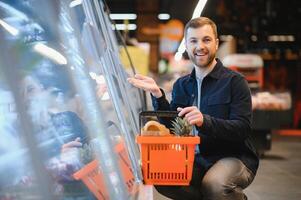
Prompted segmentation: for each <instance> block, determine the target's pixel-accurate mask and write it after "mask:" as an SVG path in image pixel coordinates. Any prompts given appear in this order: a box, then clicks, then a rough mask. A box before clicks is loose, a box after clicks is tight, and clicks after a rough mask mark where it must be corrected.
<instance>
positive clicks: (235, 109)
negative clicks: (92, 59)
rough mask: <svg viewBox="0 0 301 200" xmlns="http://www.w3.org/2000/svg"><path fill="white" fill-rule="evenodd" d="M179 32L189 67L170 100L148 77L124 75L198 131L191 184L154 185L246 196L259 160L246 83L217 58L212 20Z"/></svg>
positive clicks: (176, 193)
mask: <svg viewBox="0 0 301 200" xmlns="http://www.w3.org/2000/svg"><path fill="white" fill-rule="evenodd" d="M184 34H185V45H186V51H187V53H188V56H189V58H190V60H191V62H192V63H193V64H194V69H193V71H192V72H191V74H189V75H186V76H184V77H181V78H179V79H178V80H177V81H176V82H175V84H174V86H173V91H172V100H171V102H170V103H169V102H168V101H167V99H166V98H165V94H164V91H163V90H162V89H160V88H159V87H158V85H157V84H156V82H155V81H154V80H153V79H152V78H149V77H146V76H142V75H136V76H135V77H132V78H129V79H128V81H129V82H130V83H131V84H133V85H134V86H136V87H138V88H141V89H143V90H145V91H148V92H150V93H151V95H152V103H153V107H154V109H155V110H177V111H178V112H179V116H182V117H185V118H186V119H187V120H188V122H189V123H190V124H191V125H194V133H195V134H196V135H199V136H200V137H201V144H200V145H198V146H197V148H196V156H195V165H194V171H193V179H192V181H191V183H190V186H189V187H180V186H160V187H158V186H157V187H156V189H157V190H158V191H159V192H160V193H162V194H163V195H166V196H168V197H170V198H172V199H208V200H209V199H210V200H213V199H214V200H243V199H247V197H246V195H245V194H244V193H243V189H245V188H246V187H247V186H248V185H250V184H251V182H252V181H253V179H254V177H255V174H256V171H257V168H258V164H259V159H258V156H257V154H256V151H255V149H254V147H253V145H252V144H251V140H250V133H251V117H252V110H251V108H252V103H251V94H250V90H249V87H248V85H247V82H246V80H245V79H244V77H243V76H242V75H240V74H239V73H237V72H234V71H231V70H229V69H227V68H225V67H224V66H223V64H222V63H221V61H220V60H219V59H217V58H216V52H217V49H218V45H219V40H218V36H217V27H216V24H215V23H214V22H213V21H212V20H210V19H208V18H206V17H199V18H195V19H192V20H191V21H189V22H188V23H187V24H186V26H185V32H184ZM171 162H172V161H171Z"/></svg>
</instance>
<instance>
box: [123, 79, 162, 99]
mask: <svg viewBox="0 0 301 200" xmlns="http://www.w3.org/2000/svg"><path fill="white" fill-rule="evenodd" d="M127 81H128V82H129V83H130V84H132V85H133V86H135V87H137V88H140V89H142V90H144V91H146V92H150V93H151V94H152V95H153V96H154V97H156V98H160V97H161V96H162V95H163V94H162V92H161V90H160V88H159V86H158V85H157V83H156V82H155V81H154V79H152V78H150V77H148V76H143V75H141V74H136V75H135V76H134V77H131V78H128V79H127Z"/></svg>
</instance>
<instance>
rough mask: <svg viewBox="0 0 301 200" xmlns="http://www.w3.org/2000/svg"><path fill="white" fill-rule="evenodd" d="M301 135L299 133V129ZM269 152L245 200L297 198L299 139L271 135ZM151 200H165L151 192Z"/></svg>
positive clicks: (300, 165) (300, 166)
mask: <svg viewBox="0 0 301 200" xmlns="http://www.w3.org/2000/svg"><path fill="white" fill-rule="evenodd" d="M300 133H301V130H300ZM272 140H273V142H272V149H271V151H268V152H266V153H265V155H264V157H263V158H262V159H261V160H260V166H259V170H258V174H257V176H256V178H255V180H254V182H253V183H252V185H251V186H250V187H249V188H248V189H247V190H246V194H247V195H248V199H249V200H284V199H289V200H299V199H301V190H300V188H301V156H300V152H301V137H300V136H282V135H279V134H278V133H274V134H273V139H272ZM154 199H155V200H166V199H168V198H165V197H163V196H162V195H160V194H158V193H157V192H156V191H154Z"/></svg>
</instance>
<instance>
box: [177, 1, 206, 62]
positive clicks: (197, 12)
mask: <svg viewBox="0 0 301 200" xmlns="http://www.w3.org/2000/svg"><path fill="white" fill-rule="evenodd" d="M206 3H207V0H199V2H198V4H197V5H196V7H195V9H194V11H193V14H192V18H191V19H193V18H196V17H199V16H201V13H202V11H203V9H204V7H205V5H206ZM184 52H185V44H184V38H183V39H182V41H181V43H180V46H179V48H178V52H177V53H178V54H177V53H176V55H177V57H176V55H175V60H177V59H178V60H181V58H182V54H183V53H184Z"/></svg>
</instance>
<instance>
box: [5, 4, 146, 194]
mask: <svg viewBox="0 0 301 200" xmlns="http://www.w3.org/2000/svg"><path fill="white" fill-rule="evenodd" d="M114 34H115V33H114V32H113V30H112V27H111V23H110V21H109V18H108V14H107V13H106V12H105V9H104V5H103V2H102V1H96V0H95V1H88V0H83V1H71V0H70V1H50V0H42V1H37V0H30V1H0V38H1V43H0V49H1V54H0V93H1V100H0V134H1V136H2V137H1V141H0V199H95V198H96V196H97V195H95V194H96V193H101V194H102V195H103V196H101V197H99V199H137V198H138V196H139V193H140V191H139V187H140V186H141V183H142V181H141V170H140V165H139V149H138V146H137V145H136V143H135V137H136V134H138V132H139V130H138V113H139V112H140V111H141V110H142V109H143V105H144V102H143V98H142V96H141V93H140V91H139V90H138V89H136V88H134V87H132V86H131V85H130V84H128V83H127V81H126V78H127V77H128V76H129V75H133V74H131V73H133V72H129V71H125V69H124V68H123V66H122V65H121V62H120V59H119V56H118V44H117V40H116V38H115V35H114ZM120 146H121V147H122V148H119V147H120ZM116 149H118V150H116ZM87 160H88V161H87ZM93 160H94V161H96V163H97V165H96V166H97V168H96V171H95V173H100V174H101V182H102V185H103V186H102V187H100V186H98V185H96V191H93V190H92V189H91V188H90V187H87V184H86V183H85V182H82V181H81V179H79V180H76V179H75V178H74V177H75V175H74V174H76V172H79V171H80V170H81V169H83V168H85V166H87V165H88V164H89V163H91V162H93ZM125 163H126V165H125ZM124 166H126V167H124ZM97 181H99V179H98V180H97ZM129 184H130V185H129ZM100 191H102V192H100ZM103 191H105V192H103Z"/></svg>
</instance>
